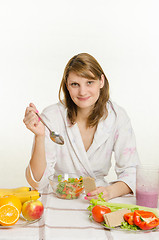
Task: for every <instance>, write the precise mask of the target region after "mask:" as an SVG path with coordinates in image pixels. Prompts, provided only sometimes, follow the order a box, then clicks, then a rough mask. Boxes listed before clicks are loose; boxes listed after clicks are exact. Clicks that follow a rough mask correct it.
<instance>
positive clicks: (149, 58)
mask: <svg viewBox="0 0 159 240" xmlns="http://www.w3.org/2000/svg"><path fill="white" fill-rule="evenodd" d="M158 12H159V1H158V0H98V1H97V0H95V1H94V0H80V1H76V0H56V1H54V0H52V1H51V0H45V1H41V0H31V1H30V0H27V1H24V0H19V1H17V0H14V1H12V0H0V188H2V187H18V186H22V185H28V183H27V182H26V180H25V168H26V166H27V164H28V162H29V159H30V154H31V147H32V140H33V134H32V133H31V132H30V131H29V130H27V129H26V127H25V125H24V123H23V116H24V112H25V108H26V107H27V105H28V104H29V103H30V102H33V103H35V105H36V106H37V108H38V110H39V111H40V112H41V111H42V110H43V108H45V107H46V106H48V105H50V104H52V103H55V102H57V101H58V89H59V85H60V81H61V78H62V74H63V70H64V67H65V65H66V63H67V61H68V60H69V59H70V58H71V57H72V56H74V55H75V54H78V53H80V52H87V53H90V54H92V55H93V56H94V57H95V58H96V59H97V61H98V62H99V63H100V65H101V66H102V68H103V69H104V71H105V74H106V76H107V78H108V80H109V82H110V94H111V98H112V99H113V100H114V101H115V102H117V103H118V104H119V105H121V106H122V107H124V108H125V109H126V111H127V113H128V115H129V116H130V118H131V122H132V125H133V128H134V131H135V135H136V141H137V147H138V152H139V156H140V160H141V162H143V163H153V164H156V165H157V164H158V162H159V143H158V135H159V94H158V86H159V85H158V81H159V46H158V45H159V27H158V23H159V14H158ZM55 130H56V129H55ZM112 177H114V176H113V171H112V170H111V174H110V178H112Z"/></svg>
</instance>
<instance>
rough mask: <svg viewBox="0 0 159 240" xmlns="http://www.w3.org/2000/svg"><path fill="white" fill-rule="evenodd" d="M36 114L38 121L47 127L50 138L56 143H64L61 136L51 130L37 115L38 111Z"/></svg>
mask: <svg viewBox="0 0 159 240" xmlns="http://www.w3.org/2000/svg"><path fill="white" fill-rule="evenodd" d="M36 115H37V116H38V117H39V119H40V121H41V122H42V123H43V124H44V125H45V127H47V129H48V130H49V132H50V138H51V140H52V141H53V142H55V143H57V144H60V145H63V144H64V140H63V137H62V136H60V135H59V134H58V133H56V132H54V131H51V130H50V128H49V127H48V126H47V125H46V123H45V122H44V121H43V120H42V118H41V117H40V116H39V114H38V113H36Z"/></svg>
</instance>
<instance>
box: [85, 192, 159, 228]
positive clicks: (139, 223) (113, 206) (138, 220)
mask: <svg viewBox="0 0 159 240" xmlns="http://www.w3.org/2000/svg"><path fill="white" fill-rule="evenodd" d="M90 203H91V204H90V205H89V207H88V208H87V209H88V210H89V211H90V212H91V213H90V216H91V217H92V209H93V208H94V207H95V206H96V205H98V206H99V205H100V206H106V207H108V208H110V210H111V212H115V211H117V210H119V209H123V208H127V209H129V210H131V212H132V213H127V214H125V215H124V219H125V221H126V222H122V225H121V228H122V229H126V230H149V229H152V228H155V227H157V226H159V218H158V216H159V209H157V208H148V207H143V206H138V205H133V204H124V203H110V202H106V201H105V200H104V199H103V198H102V193H101V194H99V195H98V199H91V200H90ZM142 212H144V213H148V212H150V215H147V217H146V215H144V216H142V214H139V213H142ZM134 215H135V220H134ZM151 216H153V217H151ZM103 225H105V224H103ZM105 226H106V225H105Z"/></svg>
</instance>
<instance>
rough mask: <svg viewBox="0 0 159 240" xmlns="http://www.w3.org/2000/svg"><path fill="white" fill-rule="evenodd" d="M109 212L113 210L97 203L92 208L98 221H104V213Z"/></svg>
mask: <svg viewBox="0 0 159 240" xmlns="http://www.w3.org/2000/svg"><path fill="white" fill-rule="evenodd" d="M109 212H111V210H110V208H108V207H105V206H99V205H96V206H94V207H93V208H92V217H93V219H94V220H95V221H96V222H99V223H101V222H103V221H104V217H103V215H104V214H106V213H109Z"/></svg>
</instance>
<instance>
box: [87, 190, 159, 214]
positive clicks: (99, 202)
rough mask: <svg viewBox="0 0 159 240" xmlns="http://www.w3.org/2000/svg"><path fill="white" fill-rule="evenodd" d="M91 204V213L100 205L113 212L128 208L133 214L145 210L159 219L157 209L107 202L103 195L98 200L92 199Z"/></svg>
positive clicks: (89, 208) (158, 210)
mask: <svg viewBox="0 0 159 240" xmlns="http://www.w3.org/2000/svg"><path fill="white" fill-rule="evenodd" d="M90 203H91V205H90V206H89V207H88V210H89V211H91V210H92V208H93V207H94V206H96V205H100V206H106V207H109V208H110V210H111V211H112V212H115V211H117V210H119V209H122V208H127V209H130V210H131V211H132V212H133V211H135V210H144V211H149V212H153V213H154V214H155V215H156V216H157V217H159V209H157V208H149V207H143V206H138V205H134V204H126V203H111V202H106V201H105V200H104V199H103V198H102V194H99V197H98V199H91V200H90Z"/></svg>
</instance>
